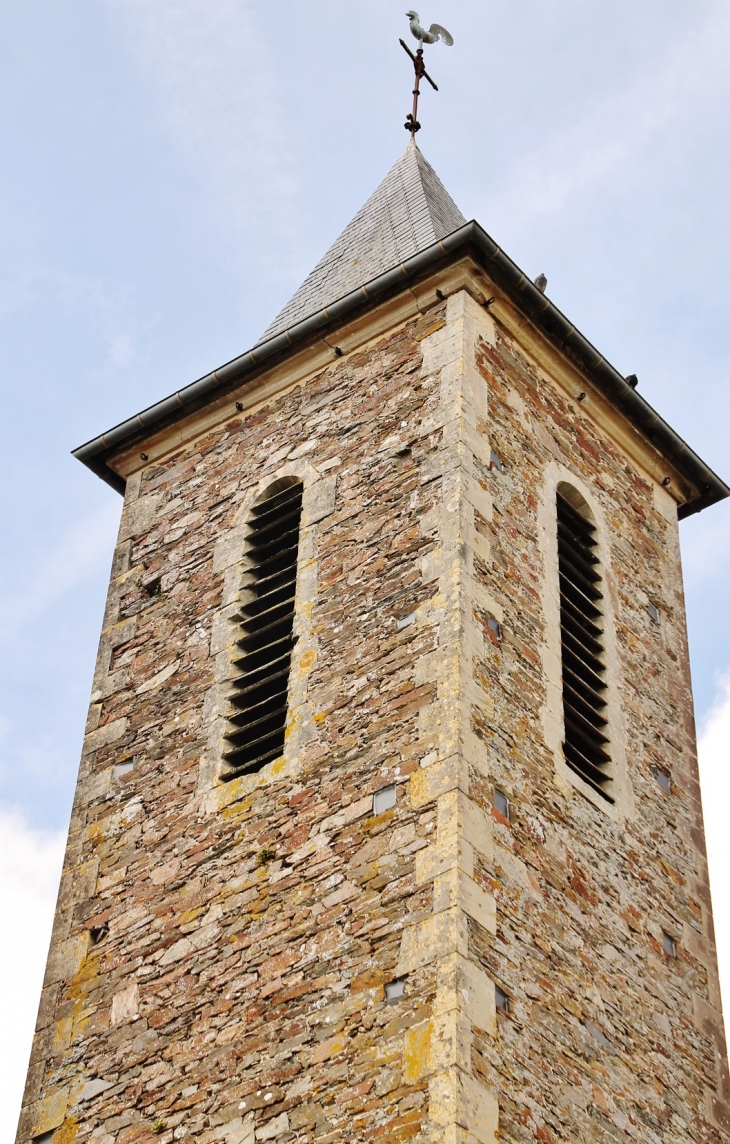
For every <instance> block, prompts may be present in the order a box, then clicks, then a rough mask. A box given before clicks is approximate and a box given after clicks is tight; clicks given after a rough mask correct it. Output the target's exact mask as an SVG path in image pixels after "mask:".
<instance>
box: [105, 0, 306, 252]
mask: <svg viewBox="0 0 730 1144" xmlns="http://www.w3.org/2000/svg"><path fill="white" fill-rule="evenodd" d="M107 2H108V4H109V7H110V9H111V10H112V11H113V12H114V13H115V14H116V15H117V16H120V17H121V18H122V19H121V23H122V27H123V28H125V30H126V31H127V32H128V34H129V35H130V36H131V39H132V42H133V44H134V48H135V51H136V54H137V56H138V59H139V60H140V61H141V62H142V64H143V66H144V67H145V70H146V71H147V72H148V73H149V76H150V78H151V79H152V80H153V81H154V82H155V83H156V84H157V85H158V86H159V90H160V93H161V103H162V108H163V111H164V115H165V118H166V120H167V123H168V125H169V127H170V128H171V131H172V134H173V137H174V138H176V140H177V142H178V145H180V146H181V147H182V149H183V151H184V152H185V153H186V155H187V159H188V161H189V162H190V163H191V164H192V165H193V166H194V167H195V169H196V172H197V174H198V177H199V178H200V180H201V181H202V182H203V183H204V185H205V186H206V187H207V188H208V189H209V190H212V191H213V192H214V196H215V199H216V200H217V202H218V206H219V209H221V210H222V212H223V213H224V215H225V219H226V225H228V226H230V225H231V223H233V224H234V226H235V227H236V228H237V229H238V232H239V233H238V236H237V237H238V238H239V239H240V238H241V237H249V238H255V236H256V234H257V232H258V230H259V228H260V220H261V218H262V217H263V216H265V215H267V214H268V215H276V218H277V220H278V223H279V226H280V228H281V226H284V227H285V228H286V227H287V226H288V222H287V220H291V218H292V216H293V215H294V214H295V213H296V209H297V190H298V185H297V182H296V179H295V176H294V173H293V166H292V165H291V163H290V161H289V159H288V147H287V143H286V131H287V127H286V114H285V110H284V108H283V107H282V105H281V103H280V101H279V98H278V96H277V74H276V65H275V63H273V62H272V60H271V56H270V47H269V43H267V42H266V41H265V40H264V39H263V38H262V36H261V35H260V34H259V32H258V29H257V26H256V20H255V16H254V13H255V5H253V4H252V3H250V2H246V0H215V3H211V2H210V0H154V3H150V2H149V0H107ZM282 245H284V244H282Z"/></svg>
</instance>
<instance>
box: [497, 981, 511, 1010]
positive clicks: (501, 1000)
mask: <svg viewBox="0 0 730 1144" xmlns="http://www.w3.org/2000/svg"><path fill="white" fill-rule="evenodd" d="M494 1004H495V1005H496V1006H497V1008H498V1009H501V1010H502V1012H503V1013H509V997H508V996H507V994H506V993H505V992H504V990H502V989H500V988H499V986H498V985H495V986H494Z"/></svg>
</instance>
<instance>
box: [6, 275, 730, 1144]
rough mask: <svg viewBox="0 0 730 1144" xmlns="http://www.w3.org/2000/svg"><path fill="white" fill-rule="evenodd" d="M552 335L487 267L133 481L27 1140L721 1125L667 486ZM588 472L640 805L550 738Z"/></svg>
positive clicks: (721, 1078) (660, 1131)
mask: <svg viewBox="0 0 730 1144" xmlns="http://www.w3.org/2000/svg"><path fill="white" fill-rule="evenodd" d="M530 337H531V335H530V333H529V330H527V329H526V328H525V329H521V331H520V339H521V340H520V342H518V341H517V340H516V337H515V336H514V335H513V334H511V333H510V332H509V327H508V324H507V323H506V322H505V323H501V324H500V322H499V321H498V320H497V319H496V318H494V317H493V316H492V313H491V311H490V312H487V311H486V310H485V309H483V308H482V307H480V306H478V305H477V304H476V303H475V302H474V300H473V299H472V298H471V297H470V296H469V294H468V293H467V292H466V291H465V290H460V291H459V292H458V293H456V294H453V295H452V296H451V297H449V299H448V301H447V302H442V301H439V302H437V303H436V304H435V305H433V306H432V307H431V309H430V310H428V312H426V313H424V314H423V315H422V316H421V317H419V318H417V319H415V320H413V321H409V322H407V323H406V324H405V325H400V326H397V327H396V328H394V329H392V330H391V331H390V332H389V333H388V334H386V335H383V336H380V337H379V338H378V339H374V340H372V341H371V342H370V343H369V344H368V345H367V347H366V349H364V350H363V351H358V352H353V353H351V354H350V355H349V356H344V357H342V358H341V359H339V360H338V361H337V362H336V363H335V364H333V365H332V366H330V367H328V368H327V369H325V370H323V371H322V372H320V373H316V374H315V375H314V376H311V377H309V378H308V379H307V380H306V382H305V383H303V384H301V385H297V386H296V387H294V388H292V389H291V390H290V391H289V392H287V393H286V394H285V395H283V396H279V397H275V398H272V399H271V400H270V401H266V402H262V403H261V404H260V405H259V406H257V407H254V409H253V411H252V412H250V413H249V414H247V415H240V414H239V413H233V412H232V413H231V416H230V418H229V420H227V421H225V422H224V423H223V422H222V423H220V424H218V425H213V426H212V427H211V426H207V427H206V428H205V431H204V432H201V433H200V434H199V435H198V436H197V437H194V439H192V440H191V441H189V442H188V443H186V444H184V445H179V446H174V447H173V446H171V447H170V450H169V453H168V454H167V455H165V456H164V457H163V458H162V459H161V460H159V461H155V462H154V463H150V464H149V465H148V466H147V467H146V468H145V469H144V470H143V471H142V472H141V473H138V474H136V475H135V476H134V477H133V478H131V479H130V481H129V484H128V492H127V501H128V505H127V508H126V509H125V513H124V516H123V523H122V530H121V533H120V541H121V543H120V546H119V548H118V550H117V557H116V558H115V564H114V569H113V579H112V584H111V586H110V592H109V600H108V604H107V612H106V618H105V625H106V626H105V631H104V633H103V635H102V640H101V645H100V653H99V661H98V664H97V672H96V676H95V682H94V688H95V690H94V695H93V697H92V698H93V704H94V713H93V716H92V719H91V720H90V726H89V733H88V734H87V736H86V740H85V747H84V757H83V763H82V769H81V773H80V780H79V788H78V792H77V797H76V801H75V807H74V817H73V821H72V836H71V845H70V847H69V852H68V857H67V866H66V871H65V875H64V891H63V896H62V901H61V912H60V913H59V918H58V921H57V931H56V938H55V939H54V946H53V949H52V953H51V958H50V961H49V972H48V975H47V979H46V985H47V990H46V993H45V999H44V1006H43V1016H42V1019H41V1021H40V1022H39V1032H38V1034H37V1038H36V1046H35V1049H34V1057H33V1062H32V1069H31V1075H32V1078H33V1079H32V1085H31V1083H30V1081H29V1095H28V1098H27V1105H26V1109H25V1112H24V1115H23V1118H22V1120H21V1127H20V1130H19V1136H18V1140H19V1142H20V1144H27V1141H29V1140H30V1138H31V1137H32V1136H33V1135H37V1134H39V1133H41V1132H45V1131H54V1130H55V1135H54V1140H53V1144H70V1142H71V1141H72V1140H79V1141H86V1140H93V1141H94V1144H133V1142H134V1144H136V1142H137V1141H143V1140H144V1141H147V1140H151V1139H152V1138H153V1136H154V1135H157V1137H158V1138H159V1140H160V1141H161V1144H171V1141H172V1140H183V1139H192V1140H196V1141H200V1144H209V1142H210V1144H213V1142H221V1144H255V1142H256V1141H259V1140H262V1141H265V1140H275V1141H282V1142H283V1144H290V1142H291V1141H298V1142H300V1144H305V1141H306V1142H307V1144H313V1142H314V1141H317V1144H330V1142H332V1144H334V1142H340V1141H341V1142H343V1144H345V1142H348V1144H349V1142H351V1141H371V1140H382V1141H383V1142H386V1144H390V1142H396V1141H403V1140H408V1139H414V1140H419V1141H422V1142H423V1144H436V1142H439V1144H452V1142H453V1144H477V1142H478V1144H492V1141H493V1140H495V1136H496V1133H497V1131H498V1132H499V1137H500V1139H502V1140H505V1139H509V1140H512V1141H515V1142H519V1144H528V1141H532V1140H534V1139H535V1138H537V1139H539V1140H540V1141H541V1142H543V1144H551V1142H552V1141H558V1140H573V1141H578V1140H581V1141H600V1142H602V1144H603V1142H605V1144H616V1141H619V1140H621V1141H622V1140H625V1139H628V1138H631V1139H633V1140H637V1141H646V1144H657V1142H658V1141H660V1140H661V1141H664V1140H666V1141H671V1142H672V1144H674V1142H677V1144H680V1142H681V1144H684V1142H687V1144H689V1142H690V1141H692V1142H693V1144H696V1142H698V1141H703V1142H704V1141H707V1142H711V1144H720V1141H723V1140H726V1136H725V1131H726V1122H727V1117H728V1114H727V1106H726V1103H725V1102H726V1100H727V1097H728V1080H727V1070H726V1065H725V1046H724V1039H723V1034H722V1017H721V1012H720V1003H719V991H718V986H717V975H716V966H715V960H714V948H713V940H712V929H711V917H710V902H709V894H708V892H707V872H706V865H705V858H704V853H703V849H702V820H701V810H700V803H699V797H698V788H697V771H696V762H695V756H694V730H693V724H692V709H691V698H690V690H689V673H688V660H687V647H686V638H685V630H684V608H683V598H682V585H681V575H680V567H679V550H678V541H677V525H676V512H674V510H673V508H672V506H673V504H674V502H673V501H671V498H668V495H667V494H666V493H665V492H664V490H661V489H660V490H658V486H656V484H655V483H654V482H653V481H652V480H651V479H650V478H649V477H648V476H647V474H646V472H645V471H644V470H643V469H642V468H641V466H640V464H639V463H638V462H637V460H636V459H635V458H634V457H633V456H631V455H629V453H628V452H627V451H626V450H625V449H624V448H623V447H622V446H619V444H617V437H616V436H615V435H611V434H610V433H609V432H607V431H606V430H605V429H603V428H600V429H599V427H598V424H597V422H596V421H595V420H594V419H593V417H592V414H591V409H590V403H588V404H586V405H581V404H578V403H576V402H575V401H574V400H573V399H572V397H571V396H570V395H569V393H568V391H567V389H566V387H565V385H563V384H562V383H561V384H558V382H557V380H556V379H555V378H552V377H551V376H549V375H548V373H547V372H546V370H545V368H544V367H543V366H542V365H538V364H537V357H536V351H535V347H534V346H533V345H532V343H531V341H530ZM566 368H567V367H566ZM492 452H494V453H496V454H497V455H498V457H499V459H500V461H501V463H502V465H503V467H499V466H495V465H493V464H492V463H491V455H492ZM290 475H298V476H299V477H300V478H301V479H302V480H303V481H304V483H305V510H304V512H303V526H302V528H303V531H302V541H301V547H300V564H299V581H298V606H297V621H296V622H297V625H298V627H297V635H298V637H299V638H298V642H297V645H296V652H295V656H294V665H293V671H292V678H291V684H290V722H289V726H288V735H287V745H286V748H285V754H284V757H283V758H282V760H277V761H276V762H275V763H274V764H272V765H271V766H270V767H269V768H267V769H266V771H265V772H262V773H261V774H260V775H254V776H247V777H244V778H238V779H234V780H232V781H230V782H224V781H222V778H221V737H222V735H223V733H224V731H225V714H226V681H227V680H228V678H229V677H230V670H231V667H230V658H231V651H232V647H233V640H234V638H235V635H236V622H237V620H236V617H237V615H238V606H239V603H240V590H241V589H240V584H241V562H242V560H243V549H244V542H245V528H246V520H247V519H248V518H247V513H248V511H249V509H250V506H251V504H252V503H253V501H254V499H255V497H256V496H257V495H259V493H260V492H261V491H262V490H263V489H265V488H266V487H267V485H268V484H270V483H272V482H273V481H274V480H276V479H279V478H281V477H282V476H290ZM558 479H565V480H567V479H570V480H573V481H575V482H579V483H580V487H581V488H583V487H585V489H586V492H587V495H588V496H589V497H590V498H591V504H592V506H594V507H595V511H596V514H597V518H598V519H599V534H600V540H601V545H602V559H603V561H604V567H605V576H606V583H607V586H608V590H609V594H610V607H611V617H610V618H611V625H612V632H613V635H612V637H611V638H612V639H613V641H614V643H613V645H612V646H611V649H610V662H609V671H610V674H611V677H612V684H611V686H612V688H613V689H614V690H615V691H617V692H618V693H619V694H620V697H621V702H620V703H619V704H618V706H617V707H616V709H615V710H614V708H612V709H611V712H612V713H611V719H612V725H611V734H612V751H613V752H614V753H615V760H616V767H617V771H616V791H617V802H616V807H615V808H613V809H612V808H611V807H609V806H608V805H605V806H604V805H601V803H600V799H599V798H598V797H596V798H591V797H589V795H588V794H587V793H586V792H585V791H583V790H582V789H581V787H580V784H579V782H574V781H573V780H572V778H571V776H570V775H569V774H567V773H566V768H565V765H564V762H563V761H562V755H561V751H560V742H561V707H560V696H559V693H558V692H556V687H557V684H556V672H557V673H558V675H557V679H558V683H559V671H560V648H559V642H558V643H557V644H556V638H557V639H558V641H559V633H558V636H557V637H556V634H555V604H556V599H555V578H554V571H555V570H554V568H553V566H552V564H551V560H552V559H553V557H552V556H551V552H552V549H551V543H552V542H551V539H550V536H551V533H550V529H551V524H550V521H551V519H552V518H551V516H550V511H551V510H550V505H551V503H552V501H553V499H554V488H555V482H556V481H557V480H558ZM551 482H552V483H551ZM158 586H159V587H158ZM650 599H651V601H652V602H654V603H655V604H656V606H657V607H659V608H660V613H661V616H660V622H659V623H658V624H656V623H654V622H653V621H652V620H651V619H650V617H649V614H648V611H647V606H646V605H647V602H648V601H649V600H650ZM490 618H491V621H492V623H491V624H490ZM399 621H400V623H399ZM405 621H407V622H405ZM495 622H496V623H497V624H498V625H499V629H500V634H499V635H497V634H495V627H494V624H495ZM110 681H111V682H110ZM612 702H613V701H612ZM92 724H93V725H92ZM657 766H661V767H662V768H664V769H665V770H667V771H668V772H669V773H670V774H671V777H672V792H671V794H666V793H665V792H664V791H662V790H661V788H660V787H659V786H658V784H657V783H656V781H655V778H654V772H653V768H655V767H657ZM390 785H393V786H395V788H396V794H397V797H396V803H395V806H394V807H392V808H391V809H389V810H387V811H385V812H384V813H383V814H380V815H377V816H376V815H374V813H373V803H372V797H373V794H374V793H375V791H377V790H380V789H381V788H382V787H384V786H390ZM495 788H498V789H499V791H501V792H503V793H504V794H505V795H506V796H507V797H508V799H509V802H510V807H511V815H510V819H509V821H507V820H506V819H505V818H504V817H503V816H502V815H501V814H499V813H498V812H497V811H495V810H494V809H493V795H494V790H495ZM663 930H665V931H666V932H669V933H671V934H672V935H674V936H675V937H676V939H677V942H678V957H677V958H676V959H670V958H668V957H667V956H666V954H665V953H664V952H663V950H662V940H661V939H662V931H663ZM92 935H94V936H93V939H92ZM397 978H405V985H404V989H403V995H402V997H400V998H396V999H394V1000H391V1001H388V1000H386V996H385V986H386V985H387V984H389V983H392V982H393V981H394V980H395V979H397ZM495 982H496V983H497V984H498V985H499V987H500V989H501V990H503V991H504V992H505V993H506V995H507V996H508V998H509V1011H508V1012H504V1011H502V1010H495V1003H494V983H495ZM51 986H53V988H50V987H51Z"/></svg>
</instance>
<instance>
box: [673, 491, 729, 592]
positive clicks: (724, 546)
mask: <svg viewBox="0 0 730 1144" xmlns="http://www.w3.org/2000/svg"><path fill="white" fill-rule="evenodd" d="M682 565H683V569H684V579H685V585H686V588H687V591H688V592H690V591H692V590H693V589H694V588H699V587H700V586H701V585H702V584H706V583H707V582H708V581H709V580H714V579H716V578H718V577H726V576H727V574H728V569H730V504H729V503H728V502H727V501H725V502H724V503H723V504H719V505H715V506H714V507H713V509H712V511H711V512H704V513H702V514H701V515H700V516H697V517H694V518H690V519H689V520H688V521H687V522H686V523H685V524H683V525H682Z"/></svg>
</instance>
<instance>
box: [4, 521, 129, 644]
mask: <svg viewBox="0 0 730 1144" xmlns="http://www.w3.org/2000/svg"><path fill="white" fill-rule="evenodd" d="M119 509H120V505H119V504H117V503H116V502H112V503H107V504H104V505H102V506H101V508H98V509H97V510H96V511H95V512H93V513H91V515H90V516H87V517H85V518H84V519H83V520H80V521H75V522H74V523H73V524H72V525H71V526H70V527H69V528H68V529H67V531H66V533H65V535H64V536H63V537H62V538H61V540H60V541H59V543H58V544H57V545H56V546H55V547H54V548H52V549H50V550H49V551H48V553H47V554H46V555H45V556H44V557H43V559H42V560H41V561H40V562H39V564H38V565H37V566H36V568H35V569H34V570H26V575H25V577H24V578H23V579H24V582H25V585H26V586H25V587H24V588H23V590H22V592H18V593H17V594H16V595H13V596H10V595H7V596H5V597H3V598H0V641H2V640H3V639H9V638H11V637H12V636H14V635H16V634H17V633H18V632H19V631H20V630H21V629H22V628H23V627H24V625H25V624H28V623H31V622H32V621H33V620H35V619H37V618H38V617H39V616H41V615H43V613H44V612H45V611H46V610H47V609H48V608H49V607H50V606H51V605H52V604H54V603H56V601H58V600H60V599H61V598H62V597H63V596H65V595H66V593H67V592H70V591H71V590H72V589H74V588H76V587H78V586H79V585H80V584H85V583H87V582H88V581H89V580H91V579H93V577H94V576H96V575H98V574H99V573H100V572H101V571H102V570H105V569H106V568H108V566H109V563H110V560H111V553H112V549H113V547H114V543H115V540H116V534H117V529H118V527H119Z"/></svg>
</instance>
